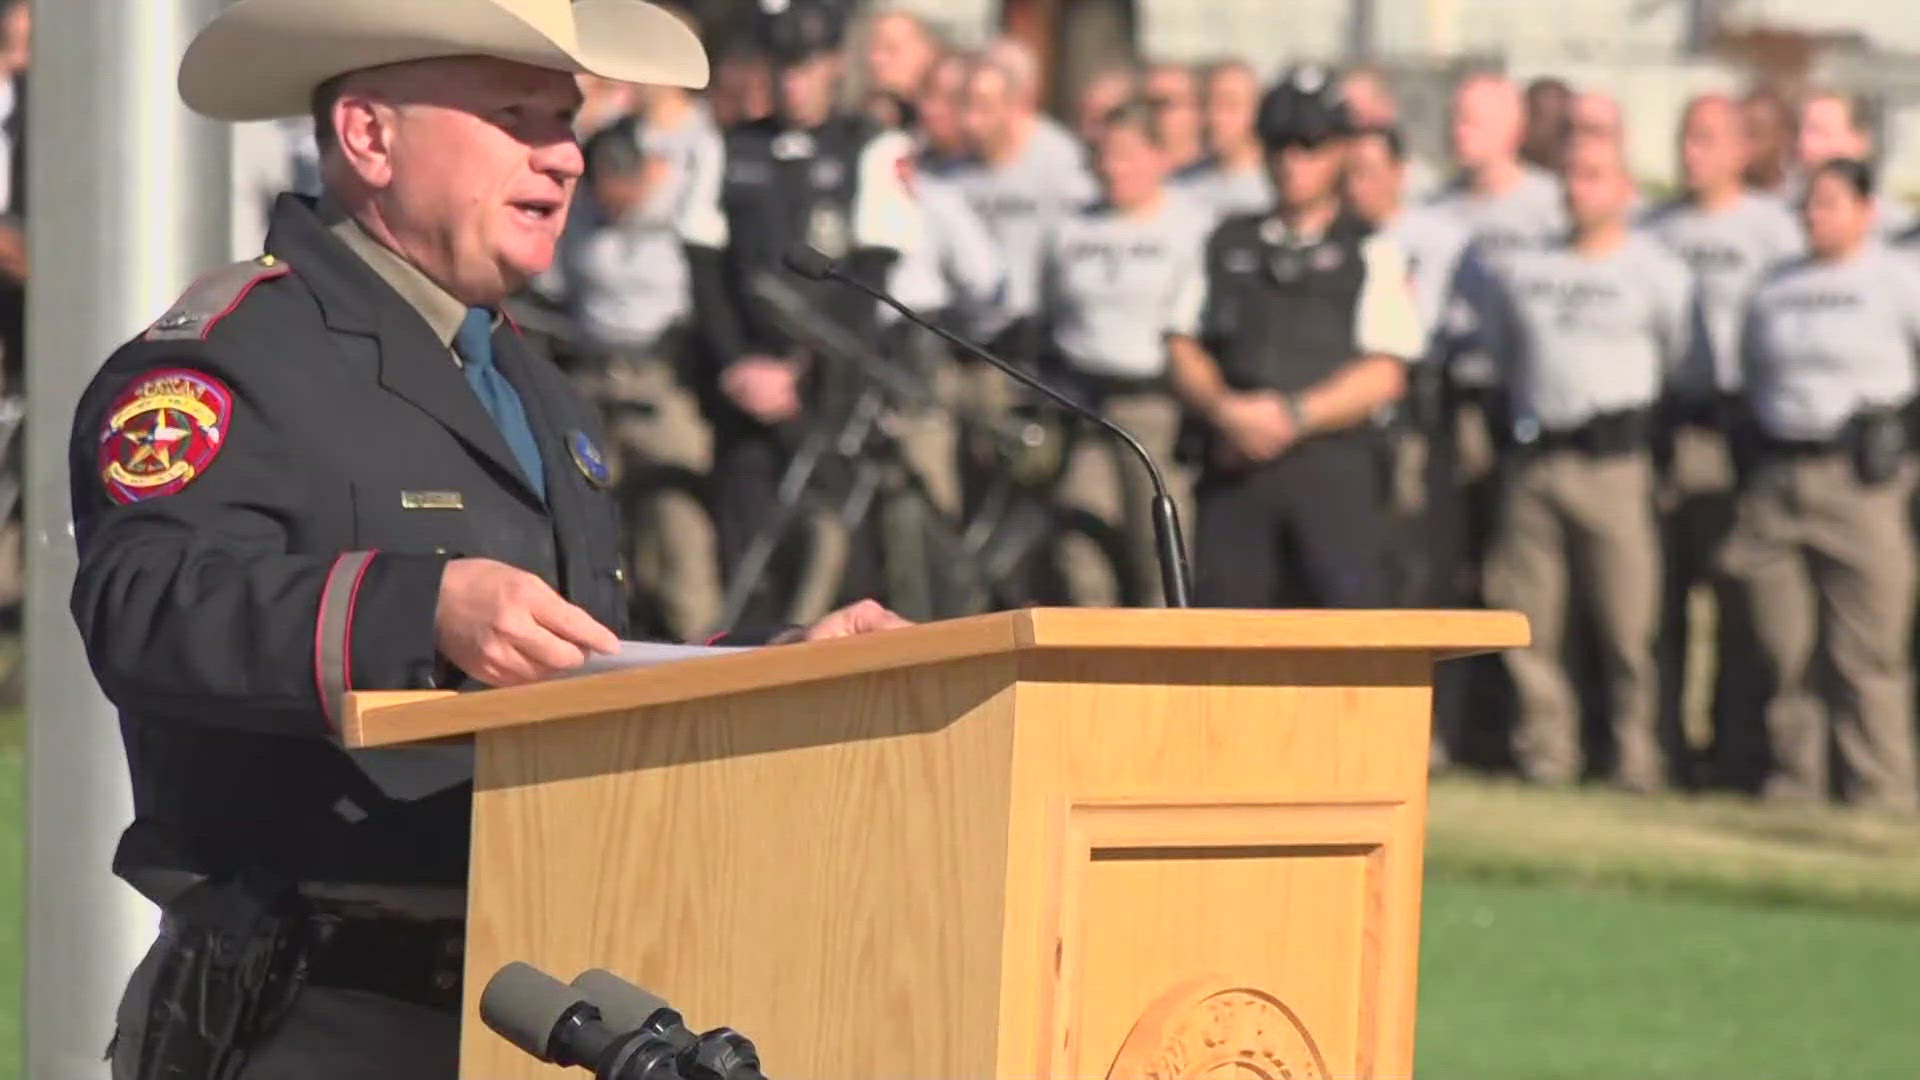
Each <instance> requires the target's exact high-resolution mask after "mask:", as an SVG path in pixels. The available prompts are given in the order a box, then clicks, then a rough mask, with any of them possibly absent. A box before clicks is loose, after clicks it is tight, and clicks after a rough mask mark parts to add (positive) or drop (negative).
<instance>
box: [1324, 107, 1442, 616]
mask: <svg viewBox="0 0 1920 1080" xmlns="http://www.w3.org/2000/svg"><path fill="white" fill-rule="evenodd" d="M1407 187H1408V184H1407V156H1406V147H1405V145H1404V144H1403V143H1402V141H1401V138H1400V133H1399V131H1398V130H1397V129H1394V128H1364V129H1362V130H1360V131H1358V132H1356V133H1355V134H1354V136H1353V138H1352V140H1351V145H1350V146H1349V147H1348V151H1347V169H1346V195H1347V202H1348V204H1349V205H1350V206H1352V207H1353V211H1354V213H1356V214H1358V215H1359V216H1360V217H1361V218H1362V219H1364V220H1366V221H1367V222H1368V223H1369V224H1371V225H1372V226H1373V227H1374V228H1376V229H1378V230H1380V232H1381V233H1382V234H1383V235H1385V236H1387V237H1388V238H1390V239H1392V240H1393V241H1394V242H1396V243H1398V244H1399V245H1400V248H1401V250H1402V251H1404V252H1406V256H1407V271H1408V274H1409V275H1410V280H1411V282H1412V284H1413V299H1414V309H1415V310H1416V311H1417V312H1418V313H1419V315H1420V329H1421V333H1422V335H1423V341H1424V343H1425V347H1424V348H1423V349H1422V350H1421V354H1420V356H1418V357H1416V359H1417V360H1419V361H1421V362H1420V363H1419V364H1418V365H1416V366H1414V367H1413V368H1411V369H1410V370H1409V392H1408V394H1407V397H1406V400H1404V401H1402V402H1401V403H1399V404H1398V405H1397V406H1396V407H1395V409H1394V413H1395V415H1394V416H1392V417H1391V418H1390V419H1391V421H1392V423H1391V427H1390V431H1389V438H1390V439H1391V441H1392V450H1391V463H1392V467H1391V470H1390V473H1389V476H1390V489H1389V494H1388V505H1389V508H1390V512H1391V515H1392V518H1393V523H1394V528H1393V537H1392V552H1391V556H1390V563H1391V566H1392V571H1393V596H1394V599H1395V600H1396V601H1397V602H1400V603H1405V604H1408V605H1410V606H1415V607H1427V606H1433V605H1436V604H1444V603H1445V602H1446V596H1445V594H1443V593H1441V592H1440V591H1438V585H1437V582H1436V581H1435V579H1434V572H1435V569H1436V567H1435V566H1434V562H1433V556H1434V547H1433V530H1432V528H1431V520H1432V510H1433V508H1432V506H1431V505H1430V503H1429V499H1428V495H1429V492H1428V466H1429V464H1430V458H1429V454H1430V451H1431V447H1432V445H1433V441H1434V438H1435V437H1436V436H1438V435H1440V434H1441V433H1442V432H1444V430H1445V429H1444V428H1443V427H1442V426H1441V424H1440V415H1439V414H1440V399H1441V386H1440V376H1441V375H1442V371H1441V370H1440V367H1441V365H1440V364H1438V363H1433V362H1429V361H1431V360H1432V359H1433V358H1434V355H1435V352H1436V349H1437V345H1438V338H1439V332H1440V328H1441V323H1442V319H1443V317H1444V315H1445V313H1446V310H1447V307H1448V305H1449V304H1450V303H1452V302H1453V300H1454V297H1455V294H1456V292H1457V288H1458V283H1459V277H1460V266H1461V260H1462V259H1463V258H1464V257H1465V255H1466V252H1467V241H1468V238H1469V236H1468V233H1467V229H1466V226H1464V225H1462V224H1461V223H1460V221H1459V219H1458V218H1457V217H1456V216H1454V215H1452V214H1449V213H1446V212H1445V211H1443V210H1440V209H1437V208H1435V207H1433V206H1429V205H1414V206H1409V205H1407V204H1406V191H1407Z"/></svg>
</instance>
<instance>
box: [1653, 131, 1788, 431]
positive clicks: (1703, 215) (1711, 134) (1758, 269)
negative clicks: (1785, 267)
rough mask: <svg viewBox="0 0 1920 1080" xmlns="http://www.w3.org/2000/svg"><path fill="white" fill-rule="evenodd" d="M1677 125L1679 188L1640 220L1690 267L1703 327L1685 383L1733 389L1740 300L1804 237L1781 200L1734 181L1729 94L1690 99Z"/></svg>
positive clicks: (1741, 141)
mask: <svg viewBox="0 0 1920 1080" xmlns="http://www.w3.org/2000/svg"><path fill="white" fill-rule="evenodd" d="M1681 124H1682V130H1681V163H1682V167H1683V168H1684V170H1685V174H1686V177H1685V186H1686V191H1685V193H1684V194H1683V195H1682V196H1681V197H1679V198H1676V199H1674V200H1673V201H1671V202H1669V203H1666V204H1664V205H1662V206H1660V207H1658V208H1656V209H1654V210H1653V211H1652V212H1651V213H1649V214H1648V215H1647V216H1646V218H1645V219H1644V220H1643V221H1642V223H1641V224H1642V227H1643V228H1645V229H1646V230H1647V231H1648V232H1650V233H1652V234H1653V235H1654V236H1655V237H1657V238H1658V239H1659V240H1660V242H1661V243H1663V244H1665V245H1666V246H1667V247H1668V248H1669V249H1670V250H1672V251H1673V253H1674V254H1676V255H1678V256H1680V258H1681V259H1682V260H1684V261H1685V262H1686V264H1687V266H1688V268H1689V269H1691V270H1692V271H1693V275H1694V281H1695V283H1696V284H1697V286H1698V288H1699V303H1700V321H1701V329H1702V331H1703V333H1702V335H1701V336H1700V338H1699V339H1698V340H1697V341H1696V342H1695V345H1696V347H1697V348H1696V352H1695V354H1694V356H1692V357H1691V358H1690V360H1691V361H1692V362H1693V363H1695V364H1697V365H1698V368H1697V369H1695V370H1690V371H1689V372H1688V373H1687V380H1688V381H1687V384H1686V386H1685V389H1686V390H1687V391H1689V392H1690V393H1693V394H1697V395H1699V396H1701V397H1710V396H1713V395H1716V394H1728V393H1732V392H1734V391H1736V390H1738V389H1739V385H1740V323H1741V318H1742V316H1743V315H1744V314H1745V312H1746V304H1747V299H1748V297H1749V296H1751V295H1752V293H1753V289H1754V287H1755V286H1756V285H1757V284H1758V283H1759V281H1760V277H1761V275H1762V274H1763V273H1764V272H1766V271H1767V270H1768V269H1769V268H1771V267H1772V266H1773V265H1774V264H1776V263H1779V262H1781V261H1784V260H1786V259H1788V258H1791V257H1793V256H1795V255H1798V254H1800V253H1801V252H1802V251H1803V250H1805V248H1806V241H1805V239H1804V237H1802V235H1801V232H1800V223H1799V222H1798V221H1796V220H1794V216H1793V213H1792V212H1791V211H1790V210H1788V209H1787V207H1786V205H1785V204H1784V203H1782V202H1780V201H1779V200H1777V199H1773V198H1770V197H1768V196H1765V195H1760V194H1757V193H1755V192H1751V191H1748V190H1746V188H1745V187H1744V186H1743V185H1742V184H1741V180H1740V170H1741V168H1742V165H1743V163H1744V161H1745V158H1746V140H1745V136H1744V134H1743V132H1742V129H1741V125H1740V116H1739V112H1738V107H1737V106H1736V105H1735V104H1734V102H1733V99H1731V98H1729V97H1727V96H1725V95H1723V94H1709V95H1704V96H1702V97H1699V98H1696V99H1694V100H1693V101H1692V102H1691V103H1689V105H1688V106H1687V111H1686V114H1685V117H1684V118H1683V120H1682V122H1681Z"/></svg>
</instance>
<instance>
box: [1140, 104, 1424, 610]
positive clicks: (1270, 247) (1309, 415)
mask: <svg viewBox="0 0 1920 1080" xmlns="http://www.w3.org/2000/svg"><path fill="white" fill-rule="evenodd" d="M1334 95H1335V89H1334V87H1333V86H1332V85H1331V82H1330V80H1329V79H1328V78H1327V77H1326V73H1325V72H1323V71H1321V70H1319V69H1315V68H1307V69H1302V70H1300V71H1297V72H1295V73H1293V74H1292V75H1290V76H1289V77H1288V79H1287V80H1286V81H1284V82H1283V83H1281V84H1280V85H1279V86H1276V87H1275V88H1274V89H1273V90H1272V91H1270V92H1269V93H1268V94H1267V97H1266V99H1265V101H1263V102H1262V103H1261V108H1260V120H1259V128H1260V138H1261V141H1262V142H1263V143H1264V144H1265V146H1266V151H1267V162H1268V167H1269V168H1270V169H1271V170H1272V171H1273V176H1274V186H1275V188H1276V190H1277V192H1278V201H1277V203H1276V205H1275V207H1274V209H1273V211H1272V212H1271V213H1268V214H1264V215H1255V216H1244V217H1235V218H1229V219H1228V220H1227V221H1226V222H1225V223H1224V224H1222V225H1221V226H1220V228H1219V229H1218V230H1217V231H1216V232H1215V233H1214V234H1213V237H1212V239H1211V240H1210V241H1209V242H1208V246H1207V253H1206V264H1205V265H1206V275H1207V300H1206V303H1205V305H1204V308H1203V315H1202V318H1201V324H1200V332H1199V334H1198V335H1197V336H1196V337H1187V336H1175V337H1174V338H1172V339H1171V342H1172V358H1173V367H1172V374H1173V379H1174V386H1175V389H1176V391H1177V392H1178V393H1179V395H1180V397H1181V398H1182V400H1183V401H1184V402H1185V403H1186V404H1187V406H1188V408H1190V409H1191V410H1192V411H1193V412H1194V413H1196V414H1198V416H1200V417H1201V418H1203V421H1204V426H1203V427H1198V428H1196V429H1195V432H1194V433H1195V435H1196V436H1197V438H1196V440H1195V443H1196V445H1195V449H1194V454H1195V455H1196V456H1197V458H1198V465H1199V469H1200V477H1199V481H1198V484H1197V486H1196V490H1195V503H1196V509H1197V527H1196V530H1195V536H1196V541H1195V558H1194V579H1195V580H1194V587H1195V592H1196V600H1197V601H1198V602H1199V603H1201V604H1203V605H1210V606H1217V607H1293V606H1303V605H1304V606H1323V607H1381V606H1385V605H1386V603H1387V599H1388V598H1387V588H1386V580H1385V572H1384V567H1383V565H1382V555H1383V552H1382V548H1381V537H1382V532H1383V524H1384V523H1383V519H1382V512H1383V511H1382V497H1381V482H1380V473H1381V471H1382V470H1381V457H1382V455H1381V450H1380V447H1379V439H1378V432H1377V429H1376V428H1375V427H1374V425H1373V423H1372V416H1373V414H1374V413H1375V412H1376V411H1377V410H1378V409H1380V408H1381V407H1383V406H1385V405H1388V404H1390V403H1392V402H1393V401H1395V400H1397V399H1398V398H1399V396H1400V394H1401V390H1402V388H1403V387H1404V385H1405V381H1406V374H1405V370H1404V365H1405V363H1406V362H1407V361H1408V360H1411V359H1412V358H1414V357H1416V356H1418V355H1419V354H1420V352H1421V334H1420V320H1419V316H1418V314H1417V313H1416V312H1415V310H1414V304H1413V296H1412V293H1411V291H1410V289H1409V287H1408V285H1407V265H1406V258H1405V256H1404V255H1403V254H1402V253H1401V251H1400V248H1399V247H1398V245H1396V244H1394V243H1393V242H1392V241H1391V240H1388V239H1386V238H1384V237H1380V236H1377V235H1373V234H1371V230H1370V229H1369V228H1368V227H1367V226H1366V224H1365V223H1363V222H1362V221H1360V220H1359V219H1358V218H1356V217H1354V216H1353V215H1352V214H1351V213H1350V212H1348V211H1347V210H1346V209H1345V208H1344V207H1343V204H1342V202H1341V197H1340V187H1339V181H1340V168H1341V163H1342V160H1343V158H1344V155H1345V153H1346V147H1345V145H1344V136H1345V135H1346V134H1347V127H1346V118H1345V115H1344V112H1343V109H1342V106H1341V105H1340V104H1339V102H1338V100H1337V98H1336V97H1335V96H1334Z"/></svg>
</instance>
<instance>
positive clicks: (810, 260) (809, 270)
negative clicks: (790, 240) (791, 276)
mask: <svg viewBox="0 0 1920 1080" xmlns="http://www.w3.org/2000/svg"><path fill="white" fill-rule="evenodd" d="M780 263H781V265H783V266H785V267H786V268H787V269H789V270H791V271H793V272H794V273H796V274H799V275H800V276H801V277H803V278H806V279H807V280H808V281H825V280H827V279H828V278H830V277H832V276H833V275H835V274H836V273H839V271H840V266H839V264H838V263H835V262H834V261H833V260H832V259H830V258H828V257H827V254H826V252H824V251H821V250H820V249H819V248H817V247H813V246H812V245H810V244H795V245H793V246H792V247H790V248H788V249H787V253H786V254H785V255H783V256H781V258H780Z"/></svg>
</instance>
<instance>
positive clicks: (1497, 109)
mask: <svg viewBox="0 0 1920 1080" xmlns="http://www.w3.org/2000/svg"><path fill="white" fill-rule="evenodd" d="M1520 126H1521V110H1520V95H1519V94H1518V93H1516V92H1515V91H1514V88H1513V86H1512V84H1510V83H1507V82H1504V81H1501V80H1497V79H1474V80H1471V81H1469V82H1467V83H1465V84H1463V85H1461V87H1460V88H1459V89H1458V90H1457V91H1455V92H1454V97H1453V155H1454V158H1455V160H1457V161H1458V162H1459V164H1460V166H1461V167H1462V168H1466V169H1479V168H1484V167H1486V166H1488V165H1493V164H1496V163H1498V162H1500V161H1503V160H1507V159H1511V158H1512V157H1513V156H1514V153H1515V152H1516V151H1517V150H1518V149H1519V146H1520Z"/></svg>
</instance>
